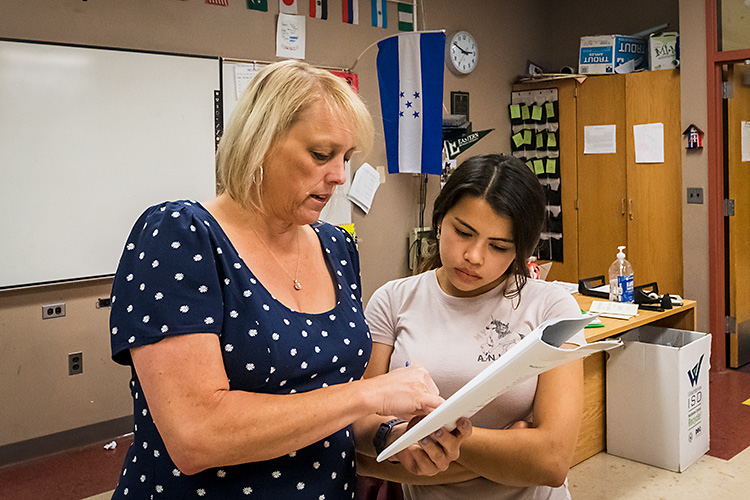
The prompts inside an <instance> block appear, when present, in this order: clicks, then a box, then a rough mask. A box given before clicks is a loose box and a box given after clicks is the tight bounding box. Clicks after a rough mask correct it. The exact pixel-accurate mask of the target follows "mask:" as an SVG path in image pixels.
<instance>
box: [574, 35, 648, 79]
mask: <svg viewBox="0 0 750 500" xmlns="http://www.w3.org/2000/svg"><path fill="white" fill-rule="evenodd" d="M642 69H648V43H647V42H646V40H645V39H643V38H641V37H636V36H625V35H597V36H584V37H581V48H580V51H579V58H578V73H580V74H582V75H602V74H614V73H632V72H633V71H639V70H642Z"/></svg>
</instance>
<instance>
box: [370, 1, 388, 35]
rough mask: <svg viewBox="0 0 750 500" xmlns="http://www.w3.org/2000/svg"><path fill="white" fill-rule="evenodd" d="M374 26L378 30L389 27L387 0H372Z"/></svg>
mask: <svg viewBox="0 0 750 500" xmlns="http://www.w3.org/2000/svg"><path fill="white" fill-rule="evenodd" d="M372 25H373V26H375V27H376V28H387V27H388V10H387V7H386V0H372Z"/></svg>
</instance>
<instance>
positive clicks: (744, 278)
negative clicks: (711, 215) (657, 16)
mask: <svg viewBox="0 0 750 500" xmlns="http://www.w3.org/2000/svg"><path fill="white" fill-rule="evenodd" d="M728 80H729V81H730V82H731V85H732V93H731V94H732V97H730V98H729V99H727V121H726V126H727V128H728V131H727V133H725V137H726V138H727V141H728V143H727V159H726V168H727V173H726V175H727V176H728V179H727V186H728V188H727V189H728V193H727V195H726V197H727V198H728V199H730V200H734V216H731V217H727V221H728V232H727V238H726V239H727V243H726V244H727V255H728V259H727V260H728V262H727V276H726V280H727V283H728V284H729V293H728V297H727V302H728V304H727V305H728V307H729V316H730V317H732V318H734V320H733V321H731V324H733V327H732V328H730V333H729V336H728V338H727V345H728V346H729V359H728V363H729V366H731V367H732V368H738V367H740V366H742V365H744V364H746V363H748V362H750V158H748V156H750V153H749V152H748V151H747V150H746V152H745V155H744V156H745V160H746V161H743V154H742V142H743V140H742V139H743V136H744V138H745V143H746V146H745V147H746V149H748V148H750V66H748V65H746V64H743V63H737V64H734V65H730V68H729V72H728ZM743 128H744V132H743Z"/></svg>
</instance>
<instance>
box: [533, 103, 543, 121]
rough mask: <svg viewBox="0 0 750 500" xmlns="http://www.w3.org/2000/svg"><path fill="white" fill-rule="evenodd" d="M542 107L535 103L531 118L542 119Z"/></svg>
mask: <svg viewBox="0 0 750 500" xmlns="http://www.w3.org/2000/svg"><path fill="white" fill-rule="evenodd" d="M542 116H543V115H542V107H541V106H539V105H538V104H534V106H532V107H531V119H532V120H534V121H535V122H540V121H542Z"/></svg>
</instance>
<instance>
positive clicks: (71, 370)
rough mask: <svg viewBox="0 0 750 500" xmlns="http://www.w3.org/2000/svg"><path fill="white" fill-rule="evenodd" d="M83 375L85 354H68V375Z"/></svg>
mask: <svg viewBox="0 0 750 500" xmlns="http://www.w3.org/2000/svg"><path fill="white" fill-rule="evenodd" d="M79 373H83V353H82V352H72V353H70V354H68V375H77V374H79Z"/></svg>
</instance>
